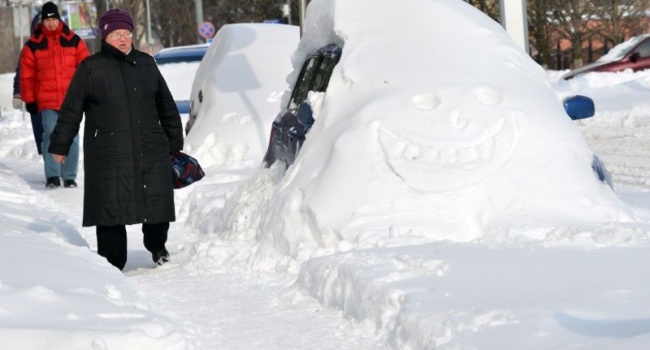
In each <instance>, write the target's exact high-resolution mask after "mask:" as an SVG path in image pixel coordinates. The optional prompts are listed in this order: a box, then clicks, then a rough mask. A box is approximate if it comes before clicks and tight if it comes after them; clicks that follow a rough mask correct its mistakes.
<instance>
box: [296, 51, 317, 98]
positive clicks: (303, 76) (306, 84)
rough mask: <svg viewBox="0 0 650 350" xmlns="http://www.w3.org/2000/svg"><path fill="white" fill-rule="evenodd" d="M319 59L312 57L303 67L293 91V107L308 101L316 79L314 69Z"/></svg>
mask: <svg viewBox="0 0 650 350" xmlns="http://www.w3.org/2000/svg"><path fill="white" fill-rule="evenodd" d="M318 59H319V58H318V57H312V58H310V59H309V60H308V61H307V62H305V64H304V65H303V67H302V71H301V72H300V76H299V77H298V81H297V82H296V86H295V88H294V89H293V96H292V97H291V103H292V104H293V105H296V106H297V105H300V104H301V103H303V102H305V100H306V99H307V94H308V93H309V90H310V88H311V80H312V78H313V77H314V72H315V69H314V68H315V67H316V63H317V61H318Z"/></svg>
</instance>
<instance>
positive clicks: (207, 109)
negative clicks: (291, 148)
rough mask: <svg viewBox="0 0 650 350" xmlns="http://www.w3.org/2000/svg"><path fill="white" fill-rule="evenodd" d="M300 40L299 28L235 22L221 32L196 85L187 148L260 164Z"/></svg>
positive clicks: (205, 59) (203, 62) (208, 53)
mask: <svg viewBox="0 0 650 350" xmlns="http://www.w3.org/2000/svg"><path fill="white" fill-rule="evenodd" d="M299 40H300V28H299V27H298V26H293V25H284V24H270V23H236V24H227V25H224V26H222V27H221V28H220V29H219V31H218V32H217V34H216V36H215V41H214V42H213V44H212V45H211V46H210V48H209V50H208V52H207V53H206V55H205V58H204V60H203V61H202V62H201V64H200V65H199V67H198V69H197V71H196V76H195V78H194V81H193V83H192V89H191V95H190V100H191V104H190V112H189V118H188V120H187V123H186V124H185V131H186V133H187V137H186V139H185V144H186V145H187V146H188V147H190V148H192V151H193V154H197V153H198V155H200V153H201V152H204V151H205V152H213V153H219V154H223V155H224V157H220V158H219V161H223V162H226V161H234V160H249V161H251V162H253V163H254V164H259V163H260V161H261V160H262V157H263V156H264V151H265V150H266V142H267V140H268V139H267V137H268V134H269V131H270V128H271V122H272V121H273V119H274V118H275V115H276V114H277V111H278V107H279V106H280V100H281V98H282V94H283V93H284V92H285V91H286V90H287V89H288V84H287V82H286V78H287V75H289V73H291V70H292V66H291V54H292V53H293V52H294V51H295V50H296V47H297V46H298V41H299ZM226 158H227V159H226Z"/></svg>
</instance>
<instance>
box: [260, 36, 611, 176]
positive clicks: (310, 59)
mask: <svg viewBox="0 0 650 350" xmlns="http://www.w3.org/2000/svg"><path fill="white" fill-rule="evenodd" d="M341 55H342V49H341V47H339V46H338V45H336V44H329V45H326V46H324V47H321V48H320V49H318V50H317V51H316V52H315V53H313V54H311V55H309V56H307V59H306V60H305V62H304V64H303V66H302V69H301V71H300V74H299V75H298V79H297V80H296V83H295V85H294V86H293V89H292V90H291V98H290V100H289V102H288V104H287V105H286V106H284V108H283V109H282V111H280V113H279V114H278V116H277V117H276V119H275V120H274V121H273V124H272V126H271V134H270V138H269V144H268V148H267V151H266V154H265V155H264V165H265V167H267V168H268V167H270V166H271V165H272V164H273V163H275V162H276V161H278V160H279V161H281V162H283V163H284V166H285V167H289V166H290V165H291V164H293V162H294V161H295V159H296V156H297V155H298V153H299V152H300V148H301V147H302V145H303V143H304V142H305V137H306V135H307V133H309V130H310V129H311V127H312V125H313V124H314V121H315V120H314V116H313V110H312V107H311V105H310V103H309V101H308V99H307V97H308V94H309V93H310V92H317V93H325V92H326V90H327V86H328V84H329V81H330V78H331V76H332V72H333V71H334V68H335V67H336V65H337V63H338V62H339V60H340V59H341ZM563 106H564V110H565V111H566V113H567V115H568V116H569V118H571V119H572V120H579V119H585V118H590V117H592V116H593V115H594V114H595V105H594V101H593V100H592V99H591V98H589V97H586V96H582V95H576V96H571V97H568V98H565V99H564V100H563ZM592 169H593V171H594V173H595V174H596V176H597V177H598V179H599V180H600V181H602V182H604V183H607V184H608V185H609V186H610V187H611V186H612V178H611V175H610V174H609V172H608V170H607V168H606V167H605V164H604V163H603V162H602V161H601V160H600V159H599V158H598V157H597V156H595V155H594V160H593V162H592Z"/></svg>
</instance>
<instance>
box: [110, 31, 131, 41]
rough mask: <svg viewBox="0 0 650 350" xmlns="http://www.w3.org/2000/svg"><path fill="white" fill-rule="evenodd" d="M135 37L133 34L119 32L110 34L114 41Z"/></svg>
mask: <svg viewBox="0 0 650 350" xmlns="http://www.w3.org/2000/svg"><path fill="white" fill-rule="evenodd" d="M132 36H133V33H131V32H128V33H118V32H112V33H111V34H108V37H109V38H111V39H114V40H118V39H125V40H126V39H131V37H132Z"/></svg>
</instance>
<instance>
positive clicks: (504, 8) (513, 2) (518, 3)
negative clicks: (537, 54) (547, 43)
mask: <svg viewBox="0 0 650 350" xmlns="http://www.w3.org/2000/svg"><path fill="white" fill-rule="evenodd" d="M499 9H500V12H501V14H500V15H501V25H502V26H503V27H504V28H505V29H506V32H508V35H510V37H511V38H512V39H513V40H514V41H515V42H516V43H517V44H519V47H521V48H522V49H523V50H524V51H525V52H526V53H529V52H528V51H529V49H528V15H527V14H526V0H499Z"/></svg>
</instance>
